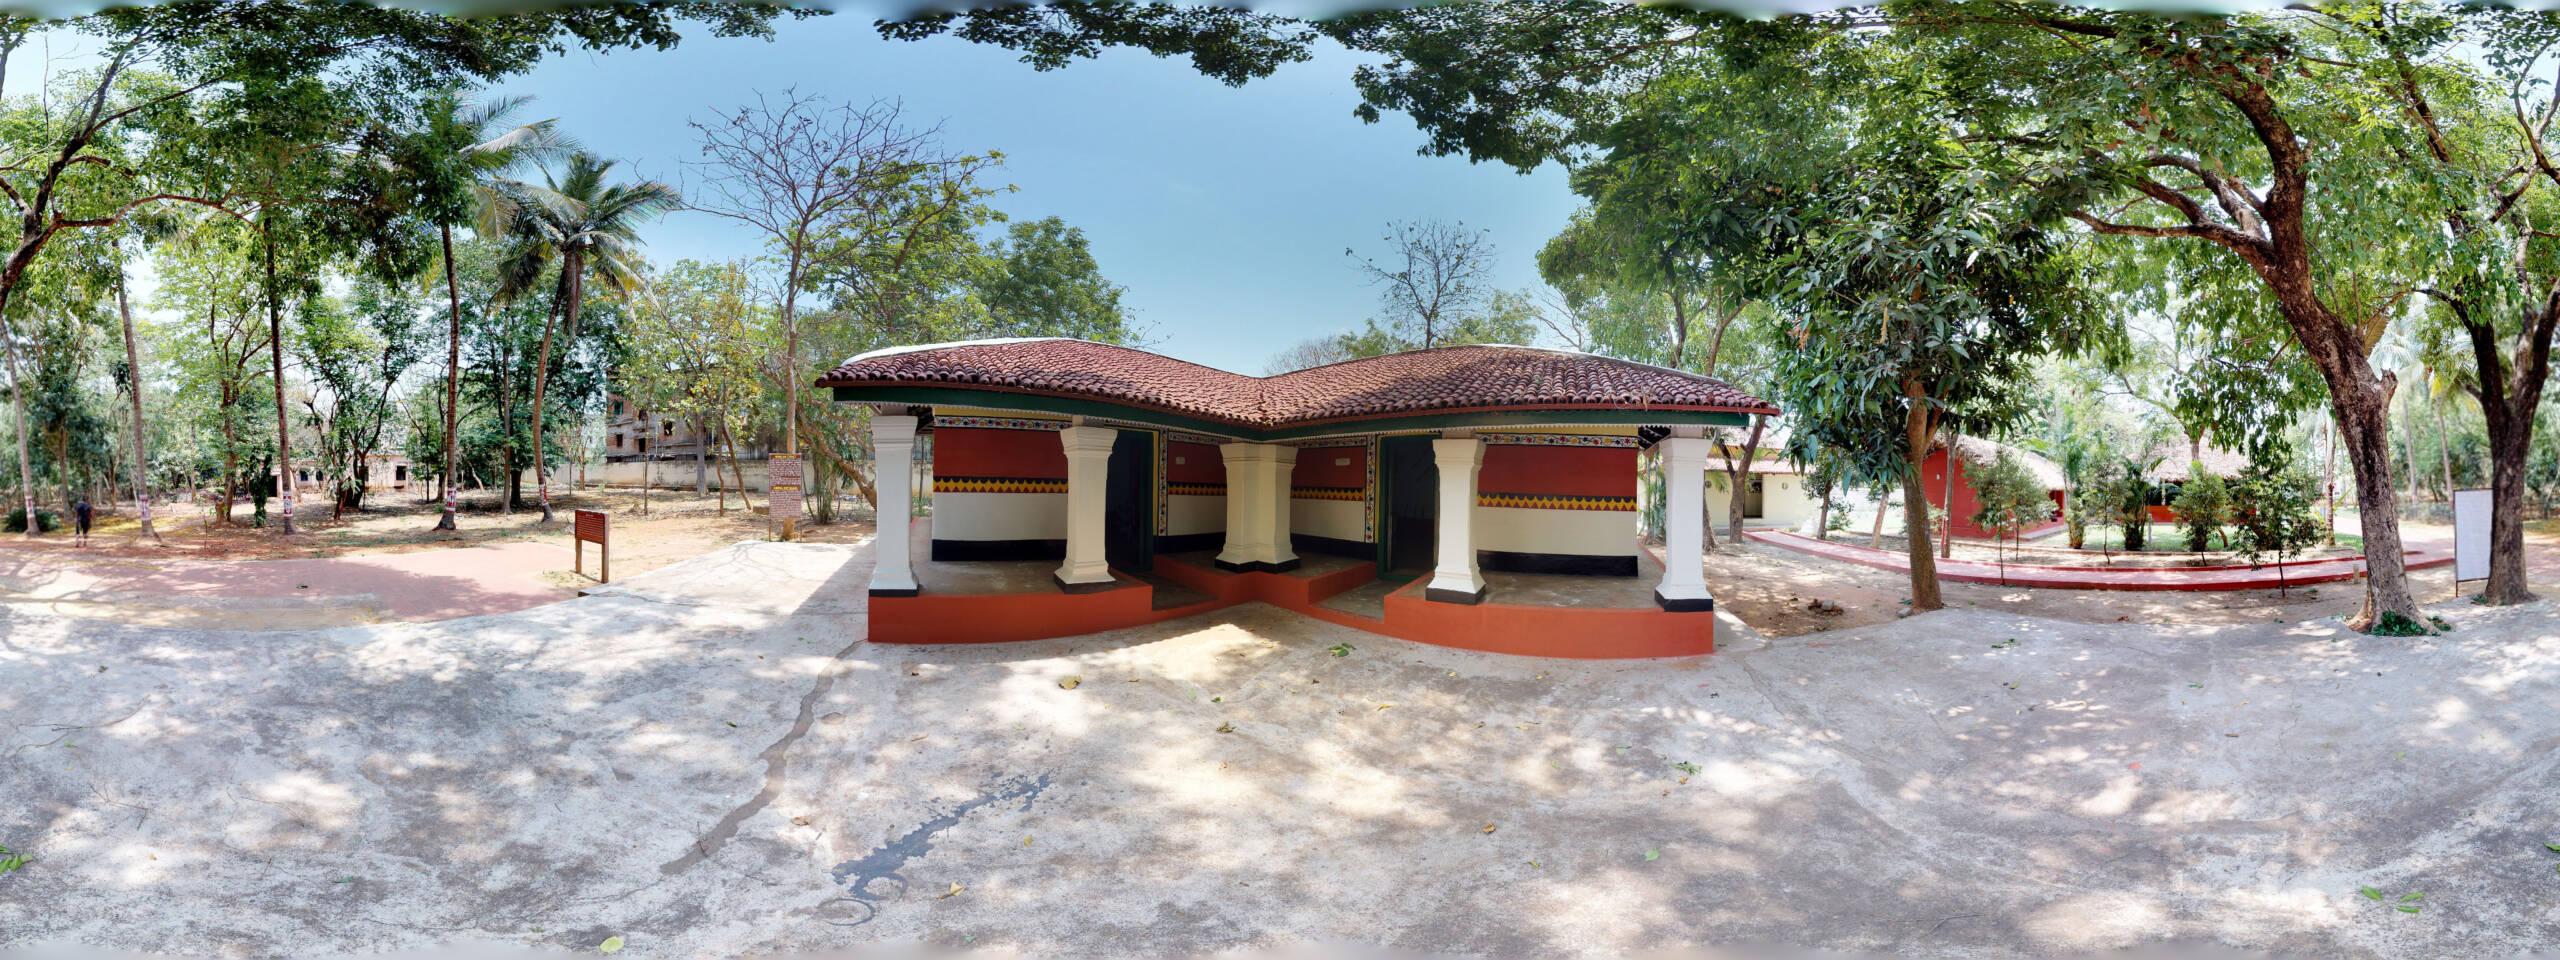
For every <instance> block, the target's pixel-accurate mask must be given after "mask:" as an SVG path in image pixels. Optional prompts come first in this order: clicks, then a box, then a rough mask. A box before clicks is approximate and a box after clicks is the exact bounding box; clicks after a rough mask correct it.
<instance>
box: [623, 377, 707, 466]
mask: <svg viewBox="0 0 2560 960" xmlns="http://www.w3.org/2000/svg"><path fill="white" fill-rule="evenodd" d="M605 404H606V406H605V410H606V413H605V441H604V458H605V461H606V462H608V463H619V462H623V461H629V460H691V459H693V458H694V457H695V456H697V455H701V454H708V455H709V456H712V457H717V456H719V455H720V454H719V451H718V450H717V449H716V448H706V447H705V444H716V443H717V438H716V437H713V436H712V435H711V433H710V431H708V430H704V429H702V425H701V424H700V423H697V422H695V421H692V420H689V419H686V418H683V417H679V416H676V415H674V414H668V413H659V412H654V411H651V410H649V409H648V408H647V407H644V406H641V405H640V404H638V403H636V402H634V401H633V400H631V399H630V398H628V397H625V396H623V395H621V394H618V393H616V394H607V395H606V397H605Z"/></svg>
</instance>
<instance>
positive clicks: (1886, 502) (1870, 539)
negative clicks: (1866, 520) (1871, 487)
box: [1867, 490, 1893, 550]
mask: <svg viewBox="0 0 2560 960" xmlns="http://www.w3.org/2000/svg"><path fill="white" fill-rule="evenodd" d="M1892 500H1893V494H1891V493H1888V492H1886V491H1883V490H1878V491H1876V522H1875V525H1874V526H1873V527H1870V528H1869V529H1868V530H1867V549H1869V550H1882V549H1884V510H1885V508H1886V507H1888V506H1891V505H1892Z"/></svg>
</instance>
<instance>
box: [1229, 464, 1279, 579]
mask: <svg viewBox="0 0 2560 960" xmlns="http://www.w3.org/2000/svg"><path fill="white" fill-rule="evenodd" d="M1218 455H1219V456H1220V457H1221V458H1223V459H1224V460H1225V461H1226V465H1227V545H1226V548H1225V549H1224V550H1221V551H1219V552H1218V569H1220V570H1226V571H1230V572H1244V571H1250V570H1266V571H1273V572H1277V571H1282V570H1295V569H1297V568H1298V555H1297V553H1295V552H1294V551H1292V550H1290V549H1289V474H1290V473H1291V471H1293V470H1295V469H1296V468H1297V464H1298V448H1296V447H1290V446H1282V445H1279V444H1270V443H1225V444H1219V445H1218Z"/></svg>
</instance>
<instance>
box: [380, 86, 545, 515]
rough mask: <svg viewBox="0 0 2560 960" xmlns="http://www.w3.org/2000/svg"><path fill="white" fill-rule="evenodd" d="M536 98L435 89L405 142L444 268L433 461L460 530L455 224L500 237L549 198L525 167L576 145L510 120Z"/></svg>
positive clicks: (540, 124) (406, 168) (405, 158)
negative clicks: (439, 416) (439, 408)
mask: <svg viewBox="0 0 2560 960" xmlns="http://www.w3.org/2000/svg"><path fill="white" fill-rule="evenodd" d="M531 100H532V98H531V97H495V98H491V99H487V100H474V99H470V98H467V97H465V96H463V94H462V93H461V91H459V90H455V89H446V90H440V91H437V92H436V93H435V94H433V95H431V96H429V97H428V98H427V99H426V100H425V102H424V103H423V104H421V106H420V108H419V110H418V114H417V120H416V123H415V125H414V129H412V130H409V131H406V133H407V134H408V136H407V137H406V138H404V141H403V142H402V143H401V144H400V146H401V147H402V148H403V149H402V150H401V151H400V154H399V156H400V158H401V161H402V162H401V163H400V164H399V168H400V169H401V170H402V172H403V173H406V174H408V175H409V176H410V180H411V182H412V183H413V184H414V191H415V194H414V196H413V197H412V198H411V200H412V202H413V203H414V204H415V205H416V207H417V209H418V211H419V215H420V216H421V217H422V218H424V219H425V220H426V221H428V222H429V223H432V224H433V225H434V227H435V231H436V242H437V250H438V254H439V255H438V257H437V262H438V263H439V264H440V265H441V266H442V268H443V273H444V287H445V307H446V314H447V319H446V327H445V337H446V339H445V389H444V421H443V423H442V424H441V425H440V426H441V429H439V430H437V431H435V432H436V435H438V436H440V437H442V438H443V441H442V449H440V450H438V451H437V456H436V457H434V458H433V459H432V460H429V459H427V458H419V462H421V463H425V462H433V463H436V464H439V467H438V469H437V476H438V477H439V478H441V480H442V482H443V484H444V509H443V510H441V511H439V512H438V513H437V515H436V526H435V528H436V529H438V530H453V529H456V527H457V521H456V517H455V503H454V497H455V493H454V483H453V478H454V477H455V476H457V475H458V470H457V467H458V464H457V462H456V453H457V450H458V447H457V446H456V444H457V442H458V437H459V432H458V431H457V430H456V429H455V422H454V421H455V417H456V415H457V414H456V411H457V408H458V406H459V404H460V403H461V399H462V288H461V284H460V283H459V281H457V280H456V279H455V269H456V268H455V265H454V259H453V228H454V227H455V226H456V225H459V224H465V223H467V224H470V225H471V226H472V228H473V229H474V231H475V232H477V233H478V234H479V235H481V236H483V237H495V236H501V235H503V234H504V233H505V231H506V229H507V227H508V225H509V224H511V223H512V222H513V221H515V220H516V219H517V218H518V217H519V216H521V215H522V211H523V210H524V208H525V207H526V206H527V205H529V204H539V203H547V202H550V201H551V200H552V199H554V198H553V197H551V196H550V195H548V192H547V191H543V190H542V189H541V188H539V187H536V186H534V185H532V184H530V183H526V182H524V181H522V180H519V179H516V178H515V177H514V176H513V174H514V173H515V172H516V171H517V170H519V169H521V168H522V167H524V166H525V165H526V164H540V163H547V162H554V161H557V160H561V159H564V158H565V157H566V155H567V154H568V153H570V152H572V151H574V150H575V149H576V144H575V143H574V142H572V141H570V140H569V139H568V138H566V137H564V136H562V135H561V134H560V133H559V131H558V130H557V129H556V127H555V126H554V122H553V121H550V120H538V121H534V122H531V123H515V122H513V120H514V117H515V115H516V114H517V113H518V112H519V111H521V110H523V109H524V107H525V105H526V104H527V103H529V102H531Z"/></svg>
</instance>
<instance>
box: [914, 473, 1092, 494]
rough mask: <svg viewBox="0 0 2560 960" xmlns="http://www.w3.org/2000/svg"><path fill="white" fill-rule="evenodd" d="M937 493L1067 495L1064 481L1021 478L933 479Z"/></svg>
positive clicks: (938, 477)
mask: <svg viewBox="0 0 2560 960" xmlns="http://www.w3.org/2000/svg"><path fill="white" fill-rule="evenodd" d="M933 492H935V493H1065V492H1067V482H1066V481H1064V480H1026V479H1022V478H1019V477H943V476H937V477H934V478H933Z"/></svg>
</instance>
